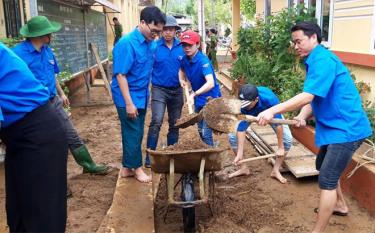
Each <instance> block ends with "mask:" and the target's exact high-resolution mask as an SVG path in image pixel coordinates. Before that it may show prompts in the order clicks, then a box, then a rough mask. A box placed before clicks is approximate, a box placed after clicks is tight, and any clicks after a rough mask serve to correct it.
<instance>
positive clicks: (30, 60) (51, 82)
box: [13, 40, 60, 98]
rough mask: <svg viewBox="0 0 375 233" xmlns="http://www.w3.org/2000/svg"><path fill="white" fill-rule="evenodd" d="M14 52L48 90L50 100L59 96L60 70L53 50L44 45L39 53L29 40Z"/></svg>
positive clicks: (19, 45)
mask: <svg viewBox="0 0 375 233" xmlns="http://www.w3.org/2000/svg"><path fill="white" fill-rule="evenodd" d="M13 51H14V52H15V53H16V54H17V55H18V56H19V57H20V58H21V59H22V60H23V61H24V62H25V63H26V64H27V66H28V67H29V69H30V70H31V72H33V74H34V76H35V77H36V78H37V79H38V80H39V81H40V82H41V83H42V84H43V85H44V86H45V87H47V88H48V90H49V93H50V98H52V97H54V96H55V95H56V94H57V92H56V79H55V75H56V74H58V73H59V72H60V69H59V66H58V65H57V61H56V58H55V55H54V54H53V52H52V50H51V48H50V47H49V46H48V45H44V46H43V47H42V48H41V49H40V51H38V50H36V49H35V48H34V46H33V44H32V43H31V42H30V41H29V40H25V41H23V42H21V43H19V44H18V45H16V46H15V47H14V48H13Z"/></svg>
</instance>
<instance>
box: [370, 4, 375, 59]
mask: <svg viewBox="0 0 375 233" xmlns="http://www.w3.org/2000/svg"><path fill="white" fill-rule="evenodd" d="M371 53H372V54H375V5H374V6H373V14H372V37H371Z"/></svg>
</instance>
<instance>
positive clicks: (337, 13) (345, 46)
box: [331, 0, 375, 54]
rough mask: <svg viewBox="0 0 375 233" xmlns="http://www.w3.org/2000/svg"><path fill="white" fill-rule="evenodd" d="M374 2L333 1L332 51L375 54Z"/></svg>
mask: <svg viewBox="0 0 375 233" xmlns="http://www.w3.org/2000/svg"><path fill="white" fill-rule="evenodd" d="M373 12H374V1H373V0H358V1H347V2H345V1H343V2H338V1H337V0H336V1H335V4H334V13H333V15H334V17H333V26H332V45H331V49H332V50H338V51H345V52H354V53H365V54H370V53H372V54H375V52H374V51H371V50H372V49H373V48H374V43H373V39H372V35H373V34H374V29H373V28H374V27H375V25H374V22H373V20H374V19H373V18H374V15H373Z"/></svg>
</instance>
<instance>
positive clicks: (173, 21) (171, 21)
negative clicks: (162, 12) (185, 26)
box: [164, 15, 181, 30]
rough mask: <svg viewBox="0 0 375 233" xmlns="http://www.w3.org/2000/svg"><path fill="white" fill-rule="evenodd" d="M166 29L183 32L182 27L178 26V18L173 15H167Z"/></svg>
mask: <svg viewBox="0 0 375 233" xmlns="http://www.w3.org/2000/svg"><path fill="white" fill-rule="evenodd" d="M164 27H175V28H176V30H181V27H180V25H178V23H177V20H176V18H175V17H173V16H172V15H167V18H166V23H165V25H164Z"/></svg>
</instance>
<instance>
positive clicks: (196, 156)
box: [147, 147, 227, 232]
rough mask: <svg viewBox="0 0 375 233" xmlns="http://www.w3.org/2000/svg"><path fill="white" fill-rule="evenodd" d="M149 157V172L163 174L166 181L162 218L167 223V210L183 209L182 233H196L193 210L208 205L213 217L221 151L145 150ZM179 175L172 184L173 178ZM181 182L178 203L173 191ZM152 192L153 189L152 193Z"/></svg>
mask: <svg viewBox="0 0 375 233" xmlns="http://www.w3.org/2000/svg"><path fill="white" fill-rule="evenodd" d="M147 152H148V153H149V154H150V156H151V157H152V159H151V169H152V172H155V173H162V174H165V175H166V179H167V193H168V202H167V210H166V211H165V214H164V221H166V218H167V214H168V211H169V207H170V206H176V207H180V208H182V217H183V225H184V232H195V206H196V205H201V204H207V205H208V207H209V209H210V212H211V214H212V215H213V206H214V202H215V201H214V192H215V182H214V171H220V170H221V169H222V168H223V163H222V158H223V156H225V153H227V150H226V149H224V148H217V147H216V148H215V147H212V148H205V149H197V150H189V151H160V150H159V151H155V150H150V149H147ZM176 174H182V176H181V179H180V180H179V181H178V182H177V183H176V184H175V175H176ZM195 174H198V184H199V198H195V197H197V196H198V195H196V194H195V192H194V180H195V179H194V177H195V176H196V175H195ZM180 182H181V184H182V186H181V200H175V195H174V194H175V189H176V187H177V186H178V184H179V183H180ZM153 190H155V189H153Z"/></svg>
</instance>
